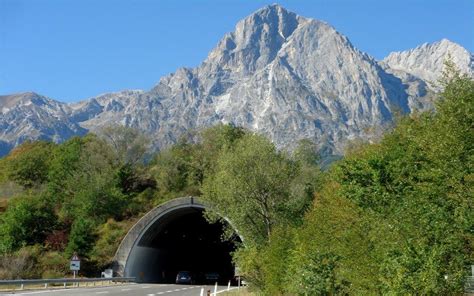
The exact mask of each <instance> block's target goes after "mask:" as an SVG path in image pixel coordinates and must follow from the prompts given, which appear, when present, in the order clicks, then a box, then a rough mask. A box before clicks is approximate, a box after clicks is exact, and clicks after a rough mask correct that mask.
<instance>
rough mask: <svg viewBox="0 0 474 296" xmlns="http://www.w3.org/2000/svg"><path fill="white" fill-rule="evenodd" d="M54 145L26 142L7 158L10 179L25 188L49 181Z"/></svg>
mask: <svg viewBox="0 0 474 296" xmlns="http://www.w3.org/2000/svg"><path fill="white" fill-rule="evenodd" d="M53 147H54V146H53V144H51V143H47V142H43V141H38V142H25V143H23V144H22V145H20V146H18V147H17V148H15V149H14V150H13V151H12V152H10V154H9V155H8V157H7V158H6V165H7V167H8V169H7V175H8V178H9V179H10V180H12V181H15V182H16V183H18V184H20V185H21V186H23V187H25V188H32V187H34V186H36V185H39V184H42V183H45V182H46V181H47V179H48V171H49V165H50V162H49V159H50V155H51V151H52V150H53Z"/></svg>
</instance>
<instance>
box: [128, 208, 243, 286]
mask: <svg viewBox="0 0 474 296" xmlns="http://www.w3.org/2000/svg"><path fill="white" fill-rule="evenodd" d="M203 213H204V207H196V206H193V207H180V208H178V209H174V210H173V211H168V212H167V213H165V214H163V215H161V217H159V219H156V220H154V221H153V222H152V223H150V224H149V225H148V226H147V227H146V229H144V230H143V231H142V233H141V235H140V236H138V237H137V240H136V241H135V243H134V246H133V247H132V248H131V250H130V252H129V256H128V259H127V262H126V266H125V270H124V276H132V277H136V279H137V281H138V282H150V283H174V282H175V280H176V275H177V274H178V272H180V271H188V272H190V273H191V274H192V277H193V282H194V283H196V284H204V283H212V284H213V283H214V282H215V281H216V280H215V277H216V275H218V276H219V280H218V281H219V282H221V283H227V282H228V281H229V280H231V279H233V276H234V266H233V264H232V258H231V252H233V251H234V250H235V247H236V243H237V242H239V241H240V239H239V238H236V239H235V240H234V241H223V240H222V238H221V237H222V233H223V224H222V223H215V224H210V223H208V222H207V221H206V219H205V218H204V217H203Z"/></svg>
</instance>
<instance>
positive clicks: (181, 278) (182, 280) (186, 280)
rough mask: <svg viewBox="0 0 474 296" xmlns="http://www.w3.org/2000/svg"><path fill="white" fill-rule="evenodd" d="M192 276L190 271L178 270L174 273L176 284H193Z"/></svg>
mask: <svg viewBox="0 0 474 296" xmlns="http://www.w3.org/2000/svg"><path fill="white" fill-rule="evenodd" d="M193 283H194V278H193V275H192V273H191V272H190V271H180V272H178V274H177V275H176V284H193Z"/></svg>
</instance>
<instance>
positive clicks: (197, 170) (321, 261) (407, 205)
mask: <svg viewBox="0 0 474 296" xmlns="http://www.w3.org/2000/svg"><path fill="white" fill-rule="evenodd" d="M447 68H448V71H446V73H445V77H444V80H443V81H444V82H443V88H444V91H443V92H442V93H441V94H440V96H439V98H438V100H437V103H436V111H432V112H426V113H420V114H411V115H410V116H407V117H404V118H400V119H398V121H397V123H396V126H395V127H394V128H393V129H392V130H390V131H388V132H387V133H386V134H385V135H384V136H383V137H382V138H381V139H379V141H377V142H376V143H370V144H369V143H353V144H352V145H350V148H349V149H348V151H347V153H346V155H345V157H344V158H343V159H341V160H338V161H336V162H334V163H333V164H332V165H331V166H330V167H329V168H328V169H325V170H321V169H320V165H321V159H320V157H319V156H318V151H317V149H316V147H317V145H316V144H315V143H311V142H310V141H302V142H300V143H299V145H298V146H297V148H296V149H295V150H294V151H292V152H291V153H289V152H286V151H281V150H278V149H276V147H275V146H274V145H273V144H272V142H270V141H269V140H268V139H266V138H264V137H263V136H260V135H257V134H254V133H252V132H250V131H247V130H244V129H241V128H239V127H234V126H232V125H219V126H215V127H212V128H209V129H206V130H203V131H199V132H195V133H193V134H190V135H188V136H186V137H183V138H182V140H180V141H179V142H178V143H177V144H176V145H174V146H172V147H170V148H168V149H167V150H163V151H160V152H158V153H156V154H149V153H148V139H147V138H146V137H144V136H143V135H141V134H140V133H138V132H137V131H135V130H132V129H128V128H124V127H109V128H106V129H104V130H103V131H101V132H100V133H98V134H89V135H87V136H85V137H82V138H79V137H77V138H72V139H70V140H68V141H66V142H64V143H61V144H54V143H49V142H42V141H37V142H25V143H23V144H22V145H20V146H18V147H17V148H15V149H14V150H13V151H12V152H11V153H10V154H9V155H7V156H6V157H4V158H3V159H0V211H1V214H0V278H27V277H61V276H64V275H66V274H67V273H68V270H67V268H68V260H69V258H70V256H71V254H72V252H74V251H77V252H78V253H79V255H80V256H81V257H82V258H83V259H84V260H83V264H85V266H84V267H83V269H84V275H87V276H97V275H98V274H100V271H101V270H103V269H104V268H106V267H108V266H109V265H110V263H111V260H112V257H113V255H114V252H115V250H116V248H117V246H118V244H119V243H120V240H121V238H122V237H123V236H124V235H125V234H126V232H127V230H128V229H129V228H130V227H131V226H132V225H133V223H134V222H135V221H136V220H137V219H138V218H140V217H141V216H142V215H143V214H144V213H146V212H147V211H148V210H150V209H152V208H153V207H154V206H156V205H158V204H160V203H162V202H164V201H167V200H170V199H172V198H175V197H181V196H187V195H193V196H200V197H201V198H202V199H203V200H204V201H206V202H208V203H210V204H212V206H213V208H214V209H215V211H212V212H211V211H209V212H207V213H206V218H207V219H208V220H209V221H210V222H213V221H216V220H219V219H220V216H219V215H216V213H219V214H221V215H224V216H226V217H228V218H229V220H230V221H232V225H233V226H235V227H236V228H237V229H238V230H239V234H241V235H242V236H243V237H245V243H244V244H242V245H241V246H240V248H239V249H238V250H237V251H236V252H235V253H234V254H233V257H234V261H235V262H236V264H237V265H238V266H239V267H240V268H241V270H242V272H243V274H244V275H245V278H246V279H247V280H248V282H249V283H250V285H251V288H252V289H254V290H255V291H258V292H259V293H262V294H265V295H348V294H350V295H353V294H354V295H379V294H390V295H392V294H393V295H402V294H403V295H405V294H423V295H424V294H436V295H457V294H462V291H463V284H464V279H465V277H466V276H467V275H468V272H469V266H470V264H472V263H473V262H474V214H473V213H474V211H473V202H474V199H473V182H474V174H473V165H474V151H473V149H474V147H473V146H474V118H473V117H474V116H473V115H474V110H473V109H474V81H473V80H472V79H470V78H468V77H465V76H463V75H460V74H459V73H458V72H456V71H455V70H453V69H451V68H452V66H450V65H449V64H448V67H447ZM232 231H233V230H232V229H227V231H226V234H228V235H229V236H231V235H232ZM223 239H225V238H223Z"/></svg>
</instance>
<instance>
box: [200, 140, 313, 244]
mask: <svg viewBox="0 0 474 296" xmlns="http://www.w3.org/2000/svg"><path fill="white" fill-rule="evenodd" d="M299 172H300V171H299V166H298V165H297V163H295V162H294V161H291V160H290V159H289V157H287V156H286V155H285V154H284V153H283V152H279V151H277V150H276V148H275V146H274V145H273V144H272V143H271V142H270V141H268V140H267V139H265V138H263V137H262V136H257V135H254V134H247V135H245V136H243V137H242V138H241V139H240V140H238V141H237V142H236V144H235V147H233V148H231V149H226V150H224V151H223V152H222V153H221V155H220V157H219V159H218V161H217V166H216V170H215V173H214V174H213V175H211V176H209V177H208V178H206V179H205V181H204V184H203V189H202V191H203V198H204V199H205V200H206V201H207V202H209V203H211V204H212V206H213V208H214V209H215V211H217V212H218V213H220V214H221V215H223V216H225V217H227V218H229V219H230V221H232V223H233V224H234V226H235V227H236V228H237V229H239V231H240V233H241V234H242V235H243V236H244V238H245V241H246V243H257V244H259V243H264V242H266V241H268V239H269V238H270V235H271V233H272V229H273V228H274V227H275V226H277V225H280V224H294V223H295V222H296V223H297V221H299V219H300V218H301V215H299V213H301V211H302V209H304V208H306V206H307V202H308V201H307V200H306V197H305V196H292V194H291V193H292V192H291V188H292V183H293V181H294V180H295V178H296V177H297V176H298V175H299ZM209 215H212V213H209ZM210 217H211V216H210ZM211 218H212V217H211Z"/></svg>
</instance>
